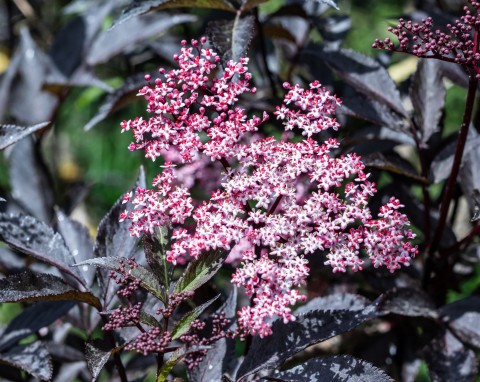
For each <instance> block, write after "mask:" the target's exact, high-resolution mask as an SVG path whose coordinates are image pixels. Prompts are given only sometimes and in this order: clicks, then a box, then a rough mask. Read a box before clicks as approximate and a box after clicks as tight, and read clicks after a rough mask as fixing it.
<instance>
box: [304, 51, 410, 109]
mask: <svg viewBox="0 0 480 382" xmlns="http://www.w3.org/2000/svg"><path fill="white" fill-rule="evenodd" d="M314 53H315V54H318V55H319V56H320V57H321V58H323V59H324V60H325V61H326V62H327V64H328V65H329V66H330V67H331V68H332V69H333V70H335V71H336V72H337V74H338V75H339V76H340V77H341V78H342V79H343V80H344V81H345V82H347V83H348V84H350V85H351V86H353V87H354V88H355V89H356V90H358V91H359V92H361V93H364V94H366V95H367V96H369V97H371V98H373V99H374V100H375V101H378V102H381V103H383V104H385V105H387V106H389V107H390V108H391V109H392V110H394V111H396V112H397V113H399V114H400V115H402V116H404V117H407V118H408V117H409V115H408V113H407V111H406V110H405V109H404V107H403V105H402V98H401V97H400V93H399V91H398V89H397V86H396V85H395V82H393V80H392V78H391V77H390V75H389V74H388V72H387V70H386V69H385V68H384V67H383V66H381V65H380V64H379V63H378V62H377V61H375V60H374V59H373V58H371V57H368V56H366V55H364V54H362V53H359V52H355V51H353V50H350V49H340V50H337V51H333V50H323V51H321V52H314Z"/></svg>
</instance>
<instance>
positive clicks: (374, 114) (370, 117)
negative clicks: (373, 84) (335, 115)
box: [338, 93, 409, 133]
mask: <svg viewBox="0 0 480 382" xmlns="http://www.w3.org/2000/svg"><path fill="white" fill-rule="evenodd" d="M338 112H339V113H344V114H346V115H349V116H352V117H355V118H359V119H363V120H366V121H369V122H372V123H375V124H376V125H379V126H386V127H388V128H390V129H392V130H395V131H402V132H408V133H409V131H408V130H407V129H406V121H405V119H404V118H403V117H401V116H400V115H399V114H397V113H395V112H394V111H393V110H392V109H390V108H389V107H388V106H387V105H385V104H383V103H380V102H377V101H375V100H374V99H372V98H369V97H365V96H363V95H361V94H358V93H357V94H356V95H355V96H350V97H348V96H347V97H345V98H344V99H343V100H342V105H341V107H339V108H338Z"/></svg>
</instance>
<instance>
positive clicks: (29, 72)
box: [8, 27, 58, 125]
mask: <svg viewBox="0 0 480 382" xmlns="http://www.w3.org/2000/svg"><path fill="white" fill-rule="evenodd" d="M19 54H20V55H21V59H20V63H19V66H18V72H17V73H16V76H15V77H14V79H13V81H12V83H11V87H10V94H9V99H8V103H9V107H10V113H11V114H12V115H13V117H14V118H15V119H16V120H17V121H18V122H19V123H22V124H26V125H35V124H37V123H40V122H43V121H48V120H50V119H51V117H52V115H53V113H54V110H55V108H56V107H57V105H58V98H57V97H55V96H53V95H51V94H50V93H48V92H46V91H44V90H43V89H42V87H43V82H44V80H45V75H46V73H47V71H48V70H49V69H50V68H51V67H54V66H55V65H54V64H53V62H52V60H51V59H50V57H49V56H47V55H46V54H45V53H44V52H43V51H42V50H41V49H40V48H39V47H38V46H37V45H36V43H35V41H34V40H33V38H32V36H31V35H30V32H29V31H28V29H27V28H25V27H24V28H22V29H21V31H20V46H19Z"/></svg>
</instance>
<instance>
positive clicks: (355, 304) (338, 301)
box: [295, 293, 371, 316]
mask: <svg viewBox="0 0 480 382" xmlns="http://www.w3.org/2000/svg"><path fill="white" fill-rule="evenodd" d="M370 304H371V302H370V301H368V300H367V299H366V298H365V297H363V296H360V295H358V294H352V293H338V294H332V295H329V296H324V297H316V298H314V299H312V300H310V301H309V302H308V303H306V304H305V305H302V306H300V307H299V308H298V309H296V310H295V316H298V315H301V314H306V313H308V312H310V311H313V310H349V311H352V312H354V311H359V310H363V309H365V308H366V307H367V306H368V305H370Z"/></svg>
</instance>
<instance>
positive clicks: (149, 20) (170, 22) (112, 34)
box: [86, 13, 197, 65]
mask: <svg viewBox="0 0 480 382" xmlns="http://www.w3.org/2000/svg"><path fill="white" fill-rule="evenodd" d="M196 20H197V18H196V17H195V16H194V15H188V14H160V13H154V14H148V15H142V16H139V17H135V18H131V19H130V20H127V21H125V22H124V23H122V24H121V25H118V26H117V27H115V28H113V29H109V30H107V31H105V32H103V33H101V34H100V35H99V36H98V37H97V39H96V40H95V41H94V42H93V45H92V47H91V49H90V50H89V52H88V55H87V58H86V60H87V63H88V64H89V65H98V64H101V63H105V62H107V61H108V60H110V59H111V58H112V57H114V56H116V55H117V54H120V53H122V52H124V51H125V50H126V49H130V48H132V47H136V46H138V45H139V44H140V43H144V42H147V41H148V39H150V38H152V37H154V36H156V35H159V34H160V33H163V32H165V31H166V30H168V29H169V28H171V27H173V26H175V25H177V24H181V23H187V22H194V21H196ZM132 31H136V32H135V33H132Z"/></svg>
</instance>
